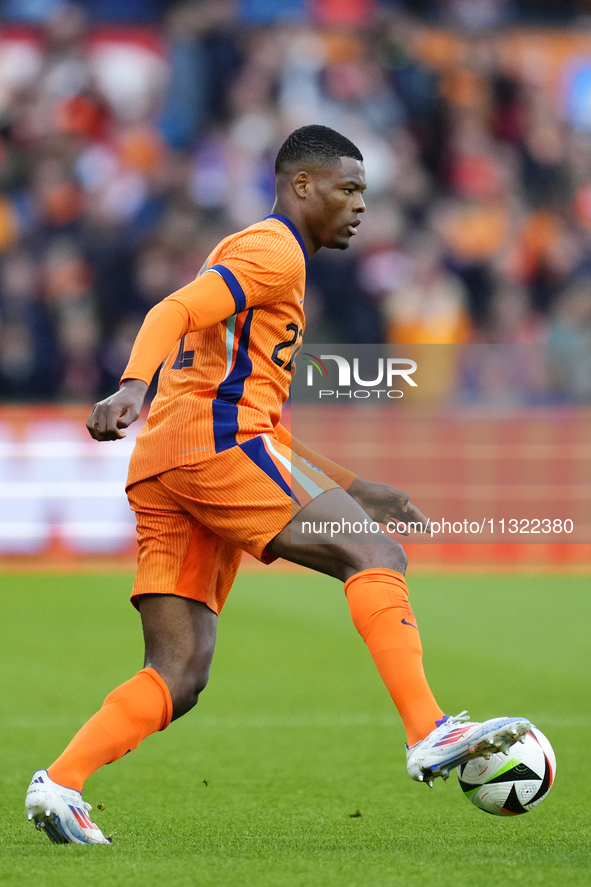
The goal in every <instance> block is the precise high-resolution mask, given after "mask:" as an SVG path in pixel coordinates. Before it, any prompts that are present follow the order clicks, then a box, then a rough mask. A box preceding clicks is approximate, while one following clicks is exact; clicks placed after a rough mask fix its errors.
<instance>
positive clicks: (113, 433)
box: [86, 379, 148, 440]
mask: <svg viewBox="0 0 591 887" xmlns="http://www.w3.org/2000/svg"><path fill="white" fill-rule="evenodd" d="M147 390H148V386H147V385H146V383H145V382H142V381H141V380H140V379H126V380H125V381H124V382H122V383H121V388H120V389H119V391H116V392H115V394H111V396H110V397H106V398H105V399H104V400H101V401H99V403H96V404H95V405H94V409H93V411H92V413H91V414H90V417H89V419H88V422H87V423H86V427H87V428H88V433H89V434H90V436H91V437H94V439H95V440H119V438H122V437H125V436H126V435H125V431H122V429H123V428H127V427H128V426H129V425H131V423H132V422H135V420H136V419H137V417H138V416H139V414H140V412H141V409H142V406H143V404H144V397H145V396H146V391H147Z"/></svg>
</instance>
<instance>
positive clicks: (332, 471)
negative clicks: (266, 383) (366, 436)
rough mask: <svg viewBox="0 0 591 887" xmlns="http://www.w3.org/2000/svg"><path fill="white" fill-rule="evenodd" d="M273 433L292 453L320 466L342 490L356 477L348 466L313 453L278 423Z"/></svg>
mask: <svg viewBox="0 0 591 887" xmlns="http://www.w3.org/2000/svg"><path fill="white" fill-rule="evenodd" d="M275 434H276V435H277V439H278V440H279V441H280V442H281V443H282V444H285V446H286V447H290V449H292V450H293V451H294V453H297V454H298V456H301V457H302V458H303V459H306V460H307V461H308V462H311V463H312V465H315V466H316V468H320V470H321V471H324V473H325V474H326V475H328V477H330V478H331V480H334V481H335V482H336V483H337V484H338V485H339V486H340V487H342V488H343V489H344V490H348V489H349V487H350V486H351V484H352V483H353V481H354V480H355V478H356V477H357V475H356V474H354V473H353V472H352V471H349V469H348V468H342V467H341V466H340V465H337V463H336V462H332V461H331V460H330V459H327V458H326V456H321V455H320V453H315V452H314V450H311V449H310V447H307V446H306V445H305V444H303V443H302V442H301V440H298V439H297V437H293V436H292V435H291V434H290V433H289V431H288V430H287V429H286V428H284V427H283V425H281V424H280V423H278V424H277V425H276V426H275Z"/></svg>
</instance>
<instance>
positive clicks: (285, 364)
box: [271, 323, 303, 373]
mask: <svg viewBox="0 0 591 887" xmlns="http://www.w3.org/2000/svg"><path fill="white" fill-rule="evenodd" d="M285 329H286V330H289V331H290V332H291V333H292V334H293V335H292V337H291V339H290V340H289V341H288V342H279V343H278V344H277V345H275V347H274V349H273V355H272V357H271V360H272V361H273V363H274V364H276V365H277V366H278V367H282V368H283V369H285V370H287V372H288V373H291V362H292V360H293V359H294V357H295V356H296V354H297V352H298V351H299V349H300V348H301V345H300V346H298V347H297V348H295V349H294V345H295V344H296V342H297V341H298V337H299V338H300V339H301V337H302V335H303V330H301V329H300V328H299V327H298V325H297V323H288V324H287V326H286V327H285ZM284 348H291V349H292V352H291V355H290V358H289V360H287V361H285V360H282V358H281V357H279V352H280V351H283V349H284Z"/></svg>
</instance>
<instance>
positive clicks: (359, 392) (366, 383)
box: [302, 353, 417, 400]
mask: <svg viewBox="0 0 591 887" xmlns="http://www.w3.org/2000/svg"><path fill="white" fill-rule="evenodd" d="M302 356H303V358H304V360H306V361H307V363H308V372H307V376H306V385H307V387H308V388H312V387H314V383H315V379H316V374H315V373H314V370H317V372H318V374H319V376H320V382H323V381H324V379H327V378H328V376H329V375H330V373H329V369H328V368H327V366H326V364H325V363H324V361H325V360H331V361H334V363H336V369H337V373H338V377H337V383H336V389H341V388H343V389H346V390H344V391H340V390H336V389H334V388H333V389H331V388H320V389H319V390H318V399H319V400H322V399H323V398H335V399H336V398H339V397H347V398H353V397H355V398H357V399H367V398H371V397H376V398H378V399H379V398H380V397H381V396H382V395H384V396H385V397H389V398H391V399H393V400H397V399H398V398H400V397H404V391H401V390H400V389H399V388H395V387H394V384H395V381H396V383H397V384H400V380H402V381H404V382H406V383H407V384H408V385H410V386H411V387H413V388H416V387H417V383H416V382H415V381H414V379H411V376H412V374H413V373H414V372H415V371H416V369H417V364H416V361H414V360H410V359H409V358H406V357H387V358H385V359H384V358H383V357H379V358H378V359H377V369H376V370H374V372H375V373H376V375H375V378H373V379H362V378H361V375H360V370H359V358H358V357H354V358H353V361H352V363H353V373H352V374H353V384H352V383H351V362H350V361H349V360H347V358H346V357H343V356H342V355H340V354H321V355H320V357H316V355H314V354H307V353H304V354H303V355H302ZM330 369H331V370H332V372H333V374H334V371H335V368H334V366H332V365H331V367H330ZM333 384H334V383H333ZM382 384H384V385H385V386H386V387H385V388H378V387H377V386H379V385H382ZM355 386H358V387H355Z"/></svg>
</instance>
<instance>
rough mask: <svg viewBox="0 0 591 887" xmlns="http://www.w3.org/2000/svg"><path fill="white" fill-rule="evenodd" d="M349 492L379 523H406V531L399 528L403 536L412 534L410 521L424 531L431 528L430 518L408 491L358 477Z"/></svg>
mask: <svg viewBox="0 0 591 887" xmlns="http://www.w3.org/2000/svg"><path fill="white" fill-rule="evenodd" d="M347 492H348V493H349V495H350V496H352V497H353V499H355V501H356V502H359V504H360V505H361V507H362V508H363V509H364V511H366V512H367V514H368V515H369V516H370V517H371V518H373V520H375V521H377V523H379V524H387V523H389V522H390V521H395V522H396V524H404V525H405V527H406V530H405V531H404V532H402V531H398V530H397V532H400V535H401V536H409V535H410V530H409V528H408V524H409V523H414V524H415V525H416V524H418V525H420V526H421V527H422V530H423V532H427V531H428V529H429V520H428V518H426V517H425V515H424V514H423V512H422V511H420V510H419V509H418V508H417V506H416V505H413V504H412V502H410V501H409V498H408V493H403V492H402V490H397V489H396V487H391V486H390V484H378V483H374V482H373V481H371V480H362V479H361V478H360V477H356V478H355V480H354V481H353V483H352V484H351V486H350V487H349V489H348V490H347ZM415 531H416V530H415Z"/></svg>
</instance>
